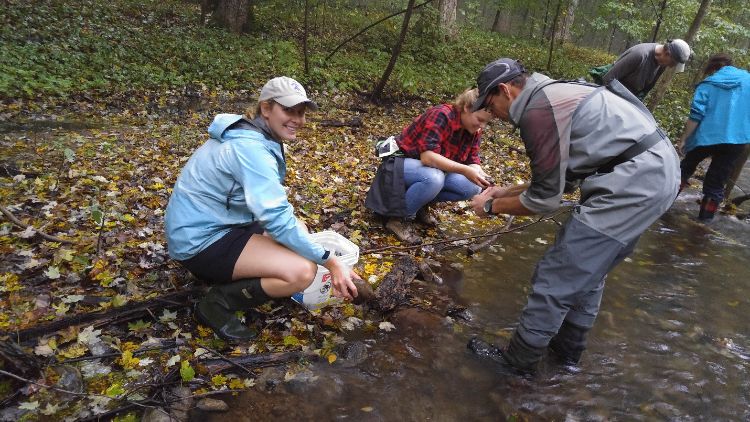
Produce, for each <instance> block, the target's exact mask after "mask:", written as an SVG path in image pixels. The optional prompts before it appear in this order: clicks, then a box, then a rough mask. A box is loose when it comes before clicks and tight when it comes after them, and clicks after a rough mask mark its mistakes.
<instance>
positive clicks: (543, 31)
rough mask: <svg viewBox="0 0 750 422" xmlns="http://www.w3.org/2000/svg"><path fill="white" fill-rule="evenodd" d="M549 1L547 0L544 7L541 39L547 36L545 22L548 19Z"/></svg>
mask: <svg viewBox="0 0 750 422" xmlns="http://www.w3.org/2000/svg"><path fill="white" fill-rule="evenodd" d="M549 3H550V0H547V7H545V8H544V23H543V24H542V40H544V39H545V38H547V34H548V32H547V22H548V21H549ZM542 44H544V41H542Z"/></svg>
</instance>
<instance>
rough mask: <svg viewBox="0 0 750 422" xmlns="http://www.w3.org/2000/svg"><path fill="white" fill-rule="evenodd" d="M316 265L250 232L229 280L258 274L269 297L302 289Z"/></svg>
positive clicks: (309, 281) (311, 278)
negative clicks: (251, 234) (250, 234)
mask: <svg viewBox="0 0 750 422" xmlns="http://www.w3.org/2000/svg"><path fill="white" fill-rule="evenodd" d="M317 271H318V266H317V265H316V264H315V263H314V262H312V261H309V260H307V259H305V258H303V257H302V256H300V255H298V254H296V253H295V252H293V251H292V250H290V249H287V248H286V247H285V246H283V245H281V244H280V243H278V242H276V241H275V240H273V239H271V238H270V237H268V236H261V235H253V236H251V237H250V240H248V242H247V244H246V245H245V248H244V249H243V250H242V253H241V254H240V257H239V258H238V259H237V263H236V264H235V265H234V272H233V273H232V280H240V279H243V278H251V277H260V279H261V280H260V284H261V286H262V287H263V290H264V291H265V292H266V294H268V295H269V296H271V297H289V296H291V295H293V294H294V293H297V292H300V291H302V290H305V289H306V288H307V287H308V286H309V285H310V283H312V281H313V279H314V278H315V273H316V272H317Z"/></svg>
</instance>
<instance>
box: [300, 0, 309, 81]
mask: <svg viewBox="0 0 750 422" xmlns="http://www.w3.org/2000/svg"><path fill="white" fill-rule="evenodd" d="M309 17H310V3H309V1H308V0H305V28H304V30H303V32H302V54H303V55H304V57H305V75H307V74H309V73H310V60H309V59H308V54H307V32H308V31H309V30H310V28H309V27H308V22H309Z"/></svg>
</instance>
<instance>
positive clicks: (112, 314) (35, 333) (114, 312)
mask: <svg viewBox="0 0 750 422" xmlns="http://www.w3.org/2000/svg"><path fill="white" fill-rule="evenodd" d="M197 292H198V289H188V290H183V291H179V292H173V293H168V294H166V295H164V296H159V297H155V298H153V299H149V300H146V301H144V302H135V303H128V304H126V305H124V306H121V307H119V308H113V309H108V310H106V311H99V312H90V313H84V314H78V315H72V316H68V317H65V318H63V319H60V320H57V321H52V322H49V323H45V324H39V325H36V326H34V327H30V328H26V329H24V330H19V331H17V332H13V331H0V337H3V336H8V337H12V338H16V339H17V341H18V342H19V343H22V342H25V341H28V340H35V339H37V338H39V337H43V336H45V335H48V334H51V333H54V332H57V331H60V330H63V329H65V328H68V327H71V326H74V325H81V324H87V323H91V322H93V321H96V324H95V325H108V324H117V323H121V322H124V321H129V320H132V319H135V318H140V317H141V316H143V315H144V314H146V313H148V310H149V308H151V307H156V306H158V307H159V308H160V309H164V308H170V307H174V306H175V305H174V304H173V303H174V302H176V303H182V304H183V305H182V306H184V304H185V303H186V302H187V300H189V299H190V298H191V297H192V296H194V295H195V294H196V293H197Z"/></svg>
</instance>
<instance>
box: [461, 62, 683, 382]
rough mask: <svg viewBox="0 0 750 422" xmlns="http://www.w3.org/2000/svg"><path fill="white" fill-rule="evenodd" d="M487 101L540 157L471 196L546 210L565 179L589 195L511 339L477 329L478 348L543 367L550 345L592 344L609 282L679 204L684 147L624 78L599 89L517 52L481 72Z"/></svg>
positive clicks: (484, 210)
mask: <svg viewBox="0 0 750 422" xmlns="http://www.w3.org/2000/svg"><path fill="white" fill-rule="evenodd" d="M477 84H478V86H479V98H478V99H477V101H476V102H475V103H474V107H473V110H481V109H485V110H488V111H490V112H492V114H493V115H494V116H496V117H498V118H500V119H502V120H504V121H507V122H511V123H512V124H513V125H515V126H516V127H517V128H519V129H520V135H521V139H522V140H523V143H524V146H525V147H526V154H527V155H528V157H529V160H530V164H531V181H530V182H529V183H528V184H523V185H515V186H505V187H497V186H496V187H491V188H489V189H486V190H484V191H483V192H482V193H481V194H479V195H477V196H475V197H474V198H473V199H472V207H473V209H474V212H475V213H476V214H477V215H478V216H481V217H491V216H493V215H496V214H511V215H531V214H546V213H550V212H553V211H555V210H557V209H558V208H559V207H560V203H561V198H562V195H563V192H564V191H565V190H566V187H568V188H570V187H573V186H575V185H576V184H578V183H580V200H579V202H578V204H577V205H575V207H574V208H573V210H572V213H571V216H570V218H569V219H568V220H567V222H566V223H565V224H564V225H563V226H562V227H561V228H560V230H559V231H558V233H557V237H556V240H555V243H554V244H553V245H552V246H551V247H550V248H548V249H547V251H546V252H545V254H544V256H543V257H542V258H541V260H540V261H539V262H538V263H537V265H536V271H535V272H534V275H533V277H532V280H531V293H530V294H529V297H528V302H527V304H526V307H525V308H524V309H523V312H522V314H521V318H520V321H519V324H518V327H517V328H516V330H515V332H514V334H513V336H512V338H511V339H510V342H509V343H508V345H507V347H505V348H502V349H501V348H499V347H496V346H494V345H492V344H490V343H487V342H485V341H483V340H481V339H479V338H473V339H471V341H470V342H469V344H468V347H469V349H471V350H472V351H474V352H475V353H477V354H479V355H481V356H486V357H489V358H491V359H493V360H495V361H497V362H499V363H501V364H502V365H503V366H505V367H509V368H513V369H515V370H517V371H522V372H527V371H533V370H534V368H535V366H536V364H537V363H538V362H539V361H540V360H541V358H542V357H543V356H544V355H545V352H546V351H547V349H549V350H550V351H551V352H552V353H553V354H554V355H556V356H557V357H558V358H559V359H560V361H562V362H564V363H566V364H577V363H578V361H579V360H580V358H581V355H582V353H583V351H584V349H585V348H586V343H587V337H588V333H589V331H590V330H591V328H592V327H593V325H594V321H595V319H596V316H597V314H598V313H599V306H600V303H601V299H602V294H603V292H604V286H605V280H606V277H607V273H609V272H610V271H611V270H612V269H613V268H614V267H615V266H616V265H617V264H618V263H619V262H621V261H622V260H623V259H625V257H627V256H628V255H629V254H630V253H631V252H632V251H633V248H634V247H635V245H636V242H637V241H638V238H639V237H640V235H641V234H642V233H643V232H644V231H645V230H646V229H647V228H648V227H649V226H650V225H651V224H652V223H653V222H654V221H656V219H657V218H659V216H661V215H662V214H663V213H664V212H665V211H666V210H667V209H669V207H670V206H671V204H672V202H673V201H674V199H675V197H676V195H677V191H678V188H679V184H680V178H679V160H678V157H677V152H676V151H675V149H674V147H673V146H672V144H671V142H669V140H668V139H667V137H666V136H665V134H664V133H663V132H662V131H661V130H660V129H659V128H658V127H657V124H656V121H655V120H654V118H653V116H652V115H651V114H650V113H649V112H648V110H647V109H646V108H645V107H644V106H643V104H642V103H641V102H640V101H639V100H638V99H637V98H635V96H633V95H632V94H631V93H630V92H629V91H628V90H627V89H625V88H624V87H623V86H622V84H620V83H619V82H617V81H612V83H611V84H609V85H608V86H606V87H605V86H599V87H597V86H595V85H593V84H587V83H583V82H577V81H556V80H553V79H550V78H549V77H547V76H545V75H542V74H539V73H534V74H531V75H529V74H528V73H527V72H526V69H525V68H524V66H523V65H522V64H521V63H520V62H518V61H517V60H513V59H509V58H503V59H499V60H496V61H494V62H492V63H490V64H488V65H487V66H486V67H485V68H484V70H482V72H481V73H480V74H479V77H478V78H477Z"/></svg>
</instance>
